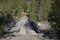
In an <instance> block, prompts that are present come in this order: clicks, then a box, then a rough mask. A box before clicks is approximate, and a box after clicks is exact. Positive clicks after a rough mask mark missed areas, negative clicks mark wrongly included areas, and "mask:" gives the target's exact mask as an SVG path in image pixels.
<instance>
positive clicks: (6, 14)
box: [0, 0, 60, 38]
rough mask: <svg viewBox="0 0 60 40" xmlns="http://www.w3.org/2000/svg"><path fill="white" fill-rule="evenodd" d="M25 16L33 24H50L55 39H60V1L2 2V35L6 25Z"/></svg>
mask: <svg viewBox="0 0 60 40" xmlns="http://www.w3.org/2000/svg"><path fill="white" fill-rule="evenodd" d="M24 15H29V16H30V20H32V21H33V22H37V21H38V22H40V21H48V22H50V24H51V27H52V28H53V30H54V37H56V38H58V37H60V35H59V33H60V27H59V26H60V0H33V1H32V0H0V35H2V34H3V32H4V25H6V24H8V23H10V22H11V21H12V20H13V19H14V18H16V17H21V16H24Z"/></svg>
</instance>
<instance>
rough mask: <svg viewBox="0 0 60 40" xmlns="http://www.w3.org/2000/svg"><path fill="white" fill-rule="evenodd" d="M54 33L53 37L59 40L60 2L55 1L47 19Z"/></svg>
mask: <svg viewBox="0 0 60 40" xmlns="http://www.w3.org/2000/svg"><path fill="white" fill-rule="evenodd" d="M48 20H49V21H50V22H51V25H52V28H53V29H54V32H55V35H54V36H55V37H56V38H57V39H60V0H55V1H54V4H52V11H51V12H50V13H49V19H48Z"/></svg>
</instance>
